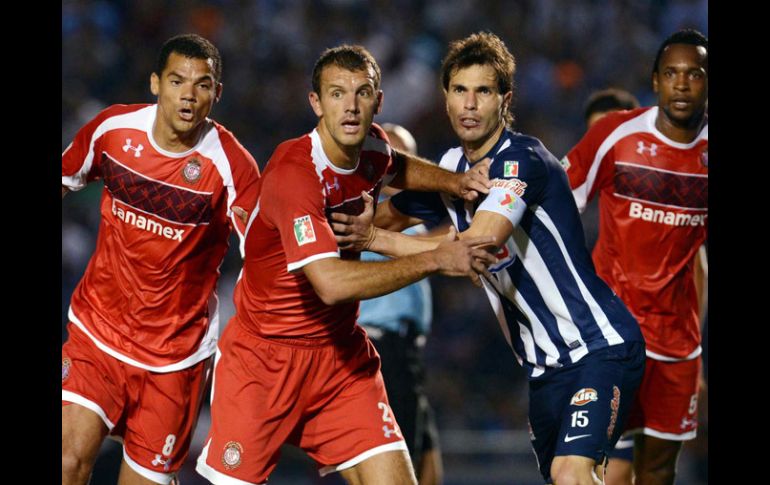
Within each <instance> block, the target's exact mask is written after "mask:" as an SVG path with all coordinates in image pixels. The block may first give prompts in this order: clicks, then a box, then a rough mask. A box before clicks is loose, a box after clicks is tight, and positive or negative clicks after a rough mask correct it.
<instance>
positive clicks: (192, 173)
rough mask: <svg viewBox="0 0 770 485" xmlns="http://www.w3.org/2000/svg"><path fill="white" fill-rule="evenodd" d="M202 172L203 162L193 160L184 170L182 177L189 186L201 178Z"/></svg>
mask: <svg viewBox="0 0 770 485" xmlns="http://www.w3.org/2000/svg"><path fill="white" fill-rule="evenodd" d="M202 172H203V169H202V168H201V162H199V161H198V160H197V159H195V158H193V159H192V160H190V161H189V162H187V165H185V167H184V168H183V169H182V177H184V179H185V180H186V181H187V183H188V184H194V183H195V182H197V181H198V179H200V178H201V173H202Z"/></svg>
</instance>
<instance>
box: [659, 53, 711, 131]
mask: <svg viewBox="0 0 770 485" xmlns="http://www.w3.org/2000/svg"><path fill="white" fill-rule="evenodd" d="M706 62H708V58H707V53H706V49H704V48H703V47H700V46H694V45H688V44H671V45H669V46H668V47H666V49H665V50H664V51H663V54H662V55H661V56H660V61H659V64H658V72H657V73H656V74H654V75H653V77H652V87H653V89H654V91H655V92H656V93H657V94H658V106H659V108H660V110H661V111H662V112H663V113H664V115H665V116H666V118H668V121H670V122H671V123H672V124H674V125H675V126H679V127H682V128H691V127H693V126H696V125H697V124H698V123H700V121H701V119H702V117H703V113H704V112H705V110H706V101H707V100H708V73H707V72H706Z"/></svg>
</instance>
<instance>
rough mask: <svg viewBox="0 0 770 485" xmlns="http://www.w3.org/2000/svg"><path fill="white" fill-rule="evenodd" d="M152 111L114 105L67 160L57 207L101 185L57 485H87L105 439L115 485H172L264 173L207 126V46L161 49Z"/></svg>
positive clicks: (210, 52) (190, 43)
mask: <svg viewBox="0 0 770 485" xmlns="http://www.w3.org/2000/svg"><path fill="white" fill-rule="evenodd" d="M150 90H151V91H152V93H153V94H154V95H156V96H157V100H158V101H157V104H152V105H145V104H141V105H114V106H110V107H109V108H107V109H105V110H104V111H102V112H101V113H99V114H98V115H97V116H96V117H95V118H94V119H93V120H92V121H90V122H89V123H88V124H86V125H85V126H84V127H83V128H82V129H81V130H80V131H79V132H78V133H77V135H76V137H75V140H74V141H73V142H72V143H71V144H70V145H69V146H68V147H67V149H66V150H65V151H64V153H63V154H62V197H63V196H64V195H65V194H66V193H67V192H68V191H76V190H80V189H82V188H83V187H85V185H86V184H87V183H88V182H91V181H93V180H97V179H103V180H104V191H103V195H102V200H101V223H100V227H99V235H98V238H97V242H96V250H95V252H94V254H93V256H92V257H91V260H90V262H89V264H88V267H87V268H86V271H85V274H84V275H83V278H82V279H81V281H80V282H79V283H78V286H77V288H76V289H75V291H74V293H73V295H72V301H71V306H70V309H69V320H70V323H69V324H68V326H67V329H68V332H69V337H68V339H67V341H66V342H65V343H64V345H63V347H62V483H66V484H73V483H81V484H82V483H86V482H87V481H88V478H89V475H90V474H91V469H92V468H93V464H94V461H95V460H96V456H97V453H98V451H99V447H100V444H101V442H102V441H103V439H104V437H105V436H106V435H108V434H110V435H111V436H113V437H116V439H119V440H121V441H122V442H123V463H122V465H121V470H120V482H121V483H137V484H138V483H169V482H171V481H172V480H173V479H174V477H175V475H176V472H177V471H178V470H179V469H180V468H181V466H182V463H183V462H184V460H185V458H186V457H187V454H188V451H189V446H190V441H191V439H192V435H193V431H194V429H195V424H196V421H197V419H198V411H199V409H200V404H201V402H202V398H203V392H204V389H205V385H206V379H207V377H208V374H209V370H210V367H211V361H212V355H213V354H214V351H215V349H216V340H217V336H218V329H219V317H218V310H217V295H216V293H215V288H216V282H217V278H218V276H219V265H220V264H221V263H222V260H223V258H224V256H225V253H226V251H227V247H228V238H229V235H230V232H231V230H232V229H233V228H235V229H236V230H237V232H238V234H239V235H242V234H243V231H244V229H245V225H244V223H243V222H242V221H241V219H240V218H239V217H234V215H235V214H236V213H237V212H238V211H252V210H253V208H254V206H255V204H256V183H257V181H258V179H259V169H258V167H257V165H256V163H255V161H254V159H253V158H252V157H251V155H249V153H248V152H247V151H246V150H245V149H244V148H243V147H242V146H241V145H240V143H238V141H237V140H236V139H235V137H234V136H233V134H232V133H230V132H229V131H227V130H226V129H225V128H224V127H223V126H221V125H220V124H218V123H216V122H215V121H213V120H211V119H209V118H208V115H209V113H210V112H211V109H212V107H213V105H214V103H215V102H216V101H217V100H218V99H219V97H220V96H221V93H222V83H221V59H220V55H219V52H218V51H217V49H216V47H215V46H214V45H212V44H211V43H210V42H209V41H208V40H206V39H204V38H202V37H200V36H197V35H181V36H176V37H173V38H171V39H169V40H168V41H167V42H166V43H165V44H164V45H163V47H162V48H161V50H160V54H159V56H158V62H157V65H156V68H155V71H154V72H153V73H152V76H151V78H150Z"/></svg>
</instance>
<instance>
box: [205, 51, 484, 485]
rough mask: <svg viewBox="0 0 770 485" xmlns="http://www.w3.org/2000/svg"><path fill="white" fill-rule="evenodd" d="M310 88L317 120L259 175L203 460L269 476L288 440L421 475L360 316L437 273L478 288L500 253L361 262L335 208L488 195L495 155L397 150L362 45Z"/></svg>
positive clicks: (455, 249) (392, 472)
mask: <svg viewBox="0 0 770 485" xmlns="http://www.w3.org/2000/svg"><path fill="white" fill-rule="evenodd" d="M312 84H313V91H312V92H311V93H310V94H309V100H310V104H311V106H312V108H313V111H314V112H315V114H316V115H317V116H318V118H319V121H318V125H317V127H316V128H315V129H314V130H313V131H312V132H311V133H309V134H306V135H303V136H301V137H299V138H295V139H292V140H288V141H286V142H283V143H282V144H280V145H279V146H278V147H277V148H276V150H275V152H274V153H273V155H272V157H271V158H270V161H269V162H268V164H267V166H266V169H265V171H264V174H263V177H262V178H261V179H260V182H259V184H258V190H259V200H258V202H257V208H256V210H255V211H254V212H253V213H251V214H250V217H249V220H248V224H247V228H246V235H245V239H246V241H245V257H244V268H243V272H242V275H241V278H240V280H239V282H238V284H237V286H236V289H235V297H234V298H235V307H236V314H235V316H234V317H233V319H232V320H231V321H230V323H229V325H228V326H227V328H226V329H225V331H224V334H223V335H222V339H221V341H220V342H219V344H218V351H217V361H216V364H215V370H214V381H213V382H214V387H213V390H212V408H211V418H212V423H211V430H210V431H209V435H208V437H207V438H206V441H205V446H204V449H203V451H202V452H201V456H200V457H199V458H198V464H197V467H196V470H197V471H198V472H199V473H200V474H201V475H203V476H204V477H206V478H207V479H208V480H210V481H211V482H213V483H217V484H231V483H239V484H255V483H265V482H266V481H267V479H268V477H269V475H270V473H271V471H272V470H273V469H274V468H275V465H276V463H277V461H278V458H279V456H280V447H281V445H283V444H284V443H290V444H293V445H295V446H298V447H299V448H301V449H303V450H304V451H305V452H306V453H307V454H308V455H309V456H310V457H312V458H313V459H314V460H315V461H316V463H317V464H318V466H319V472H320V473H321V475H325V474H327V473H331V472H335V471H339V472H340V473H341V474H342V476H343V477H344V478H345V479H346V480H347V481H348V482H349V483H352V484H362V483H363V484H366V483H377V484H393V485H396V484H398V485H401V484H408V483H412V484H416V479H415V476H414V471H413V469H412V466H411V464H410V461H409V457H408V454H407V446H406V444H405V442H404V438H403V436H402V434H401V431H400V429H399V426H398V423H397V421H396V419H395V418H394V416H393V413H392V411H391V409H390V405H389V403H388V397H387V395H386V392H385V386H384V384H383V380H382V374H381V372H380V358H379V356H378V354H377V352H376V350H375V348H374V346H373V345H372V343H371V342H370V341H369V339H368V337H367V336H366V333H365V331H364V330H363V329H362V328H361V327H360V326H359V325H358V324H357V323H356V318H357V314H358V300H361V299H365V298H372V297H375V296H380V295H383V294H386V293H390V292H392V291H394V290H396V289H399V288H401V287H404V286H406V285H408V284H410V283H413V282H415V281H417V280H419V279H421V278H423V277H425V276H427V275H429V274H433V273H439V272H440V273H443V274H449V275H456V276H463V275H467V276H470V277H471V279H472V280H473V281H474V282H475V283H476V284H478V285H480V284H481V283H480V281H479V278H478V273H480V272H484V271H485V267H486V265H488V264H490V263H491V262H493V261H494V258H492V257H490V256H488V253H487V252H486V251H484V250H482V249H478V248H475V246H476V245H479V244H485V243H488V242H489V241H491V240H493V238H492V237H485V238H475V239H473V240H468V241H450V240H447V241H445V242H444V243H443V244H441V245H440V246H439V247H438V248H437V249H435V250H432V251H428V252H425V253H420V254H417V255H414V256H409V257H405V258H399V259H394V260H390V261H377V262H362V261H359V258H360V253H358V252H354V251H348V250H340V249H339V248H338V245H337V241H336V240H335V236H334V233H333V231H332V224H331V223H330V221H329V219H328V218H329V214H330V213H331V212H332V211H334V212H343V213H347V214H354V215H358V214H360V213H361V212H362V211H363V210H364V208H365V207H367V205H368V204H371V203H373V202H372V201H373V200H374V201H376V200H377V199H378V194H379V192H380V190H381V188H382V186H383V185H387V184H389V183H390V184H392V185H394V186H396V187H400V188H408V187H412V188H416V189H423V190H443V191H446V192H449V193H451V194H452V195H454V196H456V197H458V198H465V199H466V200H474V199H476V198H477V197H478V195H479V192H482V193H485V192H486V191H488V178H487V177H486V172H485V171H486V170H488V164H484V166H483V167H481V168H480V169H479V170H476V171H474V173H472V174H470V175H468V174H455V173H451V172H448V171H445V170H443V169H440V168H438V167H437V166H434V165H432V164H430V163H429V162H426V161H422V160H420V159H419V158H417V157H415V156H412V155H407V154H403V153H401V152H397V151H394V150H393V149H392V148H391V147H390V146H389V144H388V140H387V135H386V134H385V133H384V131H383V130H382V128H380V127H379V126H378V125H376V124H373V122H372V121H373V118H374V115H375V114H376V113H378V112H379V110H380V108H381V104H382V99H383V95H382V91H380V89H379V88H380V69H379V67H378V66H377V63H376V61H375V60H374V58H373V57H372V56H371V54H370V53H369V52H368V51H367V50H366V49H364V48H363V47H361V46H348V45H343V46H339V47H336V48H333V49H328V50H326V51H324V52H323V53H322V54H321V57H320V58H319V59H318V61H317V62H316V64H315V67H314V70H313V82H312Z"/></svg>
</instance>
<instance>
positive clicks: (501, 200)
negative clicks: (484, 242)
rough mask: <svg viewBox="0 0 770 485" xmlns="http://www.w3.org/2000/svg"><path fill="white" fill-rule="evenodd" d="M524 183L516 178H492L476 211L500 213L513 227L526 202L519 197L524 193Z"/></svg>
mask: <svg viewBox="0 0 770 485" xmlns="http://www.w3.org/2000/svg"><path fill="white" fill-rule="evenodd" d="M526 186H527V185H526V184H525V183H523V182H521V181H520V180H518V179H510V180H505V179H493V180H492V188H491V189H489V194H487V197H486V198H485V199H484V202H482V203H481V204H480V205H479V207H478V208H477V209H476V212H479V211H488V212H494V213H495V214H500V215H501V216H503V217H505V218H506V219H508V222H510V223H511V225H512V226H513V227H516V226H517V225H518V224H519V222H520V221H521V218H522V216H523V215H524V211H526V210H527V203H526V202H524V199H522V198H521V196H522V195H524V192H525V188H526Z"/></svg>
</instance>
